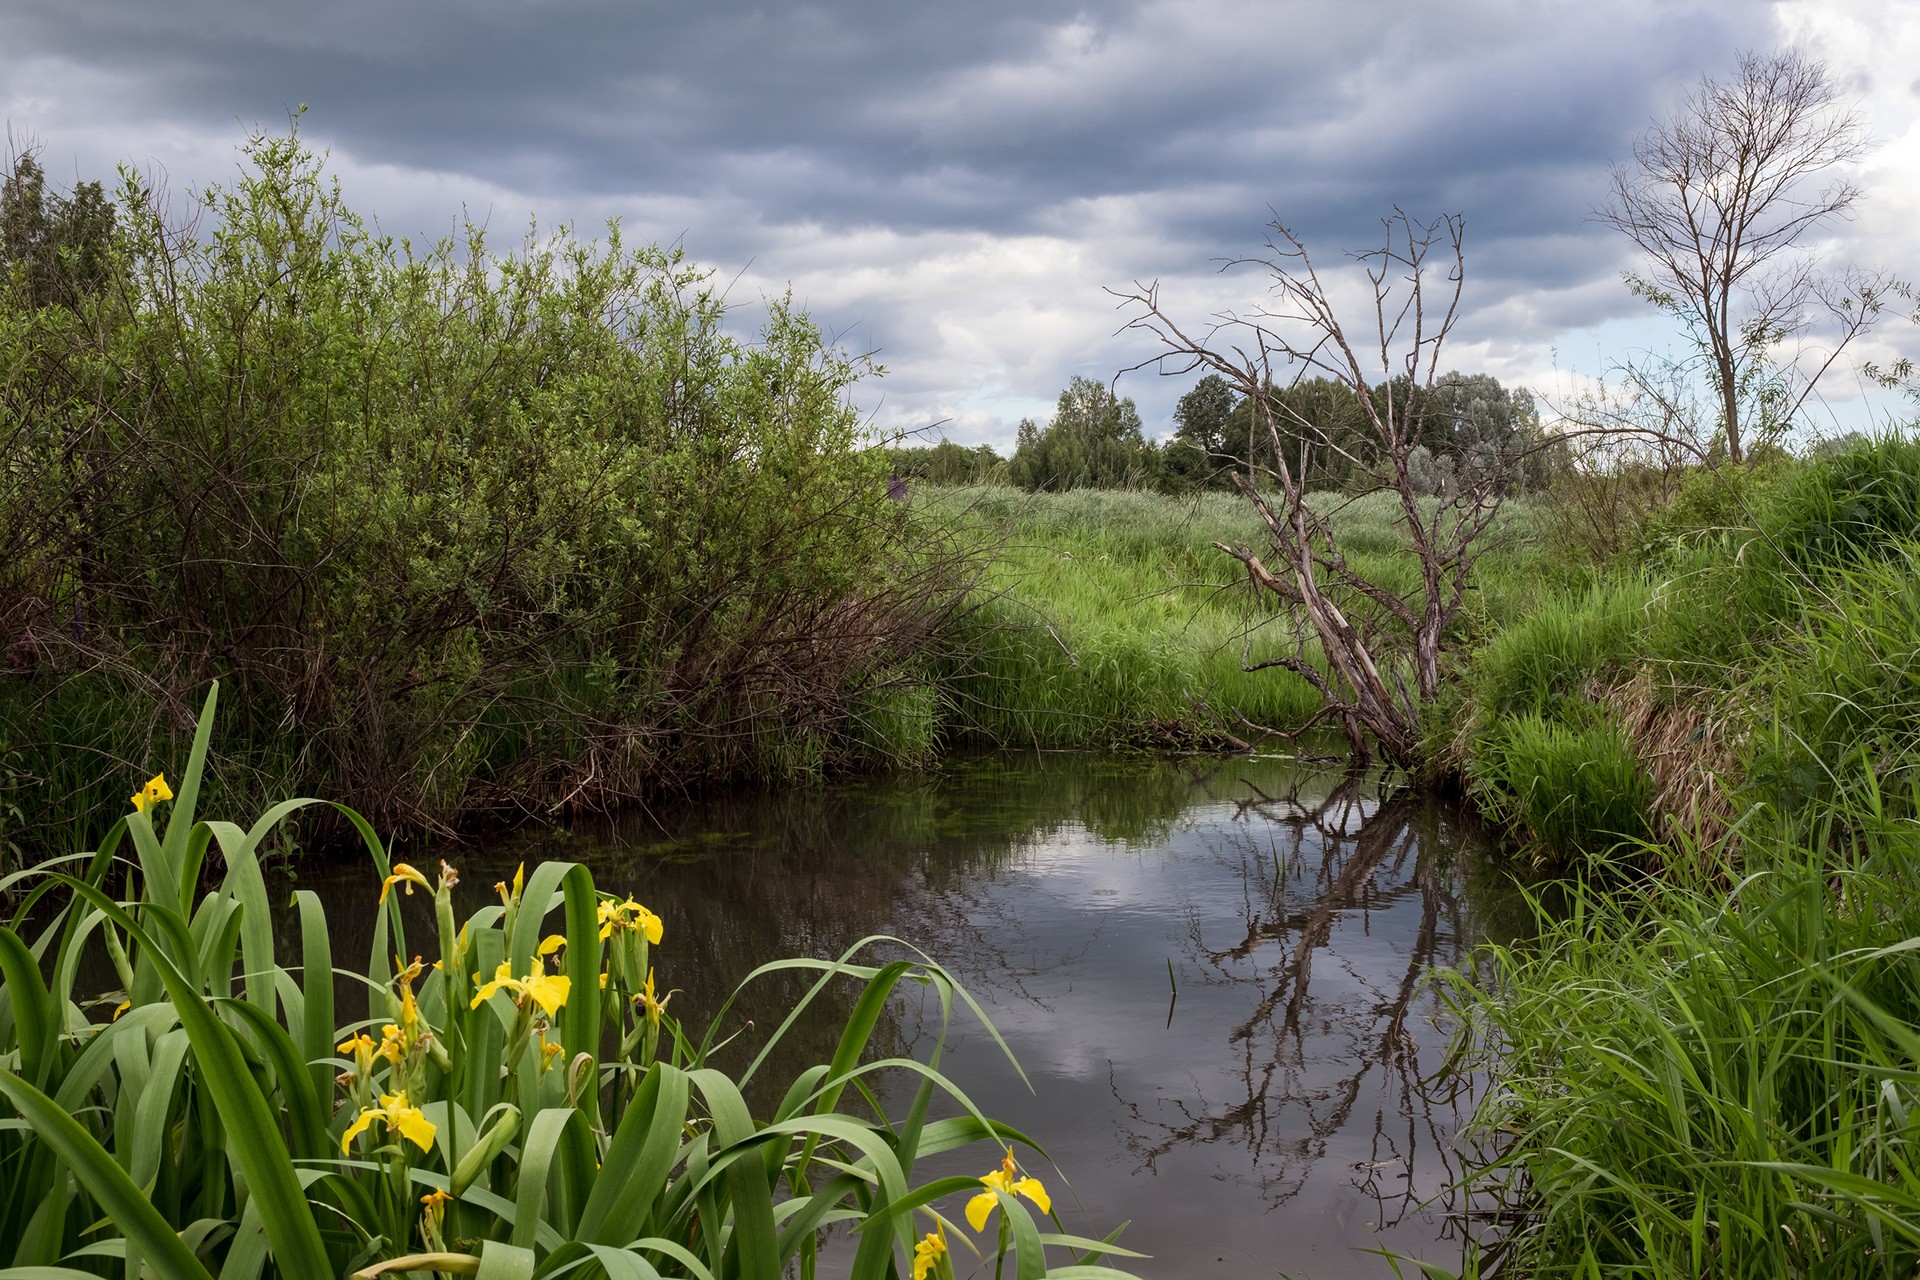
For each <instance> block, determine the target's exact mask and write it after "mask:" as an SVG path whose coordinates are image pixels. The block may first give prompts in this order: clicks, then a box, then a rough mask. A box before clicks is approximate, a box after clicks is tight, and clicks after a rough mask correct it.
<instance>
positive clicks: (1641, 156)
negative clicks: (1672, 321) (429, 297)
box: [1599, 49, 1885, 464]
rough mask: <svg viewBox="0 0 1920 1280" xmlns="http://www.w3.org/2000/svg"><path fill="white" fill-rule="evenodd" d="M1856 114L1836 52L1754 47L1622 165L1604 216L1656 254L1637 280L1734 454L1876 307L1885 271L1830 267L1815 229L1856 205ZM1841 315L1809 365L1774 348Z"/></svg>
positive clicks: (1806, 385) (1792, 402)
mask: <svg viewBox="0 0 1920 1280" xmlns="http://www.w3.org/2000/svg"><path fill="white" fill-rule="evenodd" d="M1864 147H1865V131H1864V127H1863V125H1862V123H1861V121H1860V118H1859V116H1858V115H1857V114H1855V113H1854V112H1853V111H1851V110H1849V109H1847V108H1846V106H1845V105H1844V103H1843V102H1842V101H1841V97H1840V90H1839V87H1838V86H1837V85H1835V84H1834V82H1833V80H1832V78H1831V77H1830V76H1829V75H1828V74H1827V69H1826V67H1825V66H1824V65H1823V64H1822V63H1820V62H1819V61H1817V60H1815V59H1812V58H1809V57H1808V56H1807V55H1806V54H1804V53H1802V52H1800V51H1798V50H1791V49H1790V50H1787V51H1785V52H1783V53H1776V54H1773V55H1771V56H1769V57H1761V56H1759V55H1756V54H1746V55H1744V56H1742V57H1741V59H1740V65H1739V68H1738V70H1737V71H1736V72H1735V73H1734V75H1733V77H1732V78H1731V79H1729V80H1726V81H1724V82H1723V81H1719V80H1715V79H1712V78H1710V77H1709V78H1705V79H1702V80H1701V82H1700V85H1699V87H1698V88H1697V89H1696V90H1694V92H1693V93H1692V94H1691V95H1689V96H1688V98H1687V99H1686V101H1685V102H1684V103H1683V104H1682V105H1681V106H1680V108H1679V110H1678V111H1676V112H1675V113H1674V114H1673V115H1672V116H1670V117H1669V118H1667V119H1666V120H1664V121H1660V122H1658V123H1656V124H1654V125H1653V127H1651V128H1650V129H1648V130H1647V132H1646V133H1645V134H1643V135H1641V137H1640V140H1639V141H1638V142H1637V143H1636V144H1635V145H1634V149H1633V163H1632V164H1631V165H1616V166H1615V167H1614V169H1613V179H1612V198H1611V200H1610V201H1609V202H1608V204H1607V207H1606V208H1605V209H1603V210H1601V211H1600V212H1599V217H1600V219H1601V220H1602V221H1604V222H1606V223H1607V224H1608V225H1610V226H1612V227H1614V228H1616V229H1618V230H1619V231H1621V232H1622V233H1623V234H1625V235H1626V236H1627V238H1628V239H1630V240H1632V241H1633V243H1634V245H1635V247H1637V248H1638V249H1639V250H1640V251H1641V252H1642V253H1644V254H1645V255H1646V259H1647V266H1646V269H1645V270H1644V271H1642V272H1631V273H1629V274H1628V276H1627V283H1628V285H1629V286H1631V287H1632V289H1633V290H1634V292H1636V293H1638V294H1640V295H1641V296H1642V297H1645V298H1646V299H1648V300H1649V301H1650V302H1652V303H1653V304H1654V305H1655V306H1657V307H1659V308H1660V309H1661V310H1663V311H1666V312H1667V313H1669V314H1670V315H1672V316H1674V317H1675V318H1676V319H1678V320H1679V321H1680V322H1681V323H1682V324H1684V325H1685V326H1686V328H1687V331H1688V334H1689V336H1690V337H1691V338H1692V340H1693V342H1694V344H1695V346H1696V348H1697V349H1698V351H1699V354H1700V359H1701V361H1702V363H1703V364H1704V365H1705V374H1706V379H1707V381H1708V383H1709V384H1710V385H1711V387H1712V390H1713V395H1714V399H1715V400H1716V401H1717V402H1718V405H1717V408H1718V412H1719V417H1720V419H1721V422H1720V430H1721V431H1722V432H1723V433H1724V435H1725V439H1726V457H1727V459H1728V461H1730V462H1733V463H1736V464H1737V463H1739V462H1740V461H1742V459H1743V458H1744V456H1745V453H1746V451H1747V449H1748V447H1749V446H1750V444H1751V443H1752V441H1753V440H1754V439H1755V438H1756V437H1764V436H1765V435H1767V434H1769V433H1771V432H1772V431H1775V430H1777V429H1779V428H1780V427H1782V426H1784V425H1785V424H1786V423H1787V422H1788V421H1790V420H1791V419H1792V417H1793V416H1794V414H1795V413H1796V412H1797V411H1798V410H1799V408H1800V406H1801V404H1802V403H1803V402H1804V401H1805V399H1806V397H1807V395H1808V394H1810V393H1811V391H1812V389H1813V385H1814V383H1815V382H1816V381H1817V380H1818V378H1819V376H1820V374H1822V373H1824V372H1825V371H1826V369H1828V368H1829V367H1831V365H1832V364H1833V361H1834V359H1835V358H1836V357H1837V356H1838V355H1839V351H1840V348H1841V347H1844V346H1845V345H1846V344H1847V342H1849V341H1851V340H1852V339H1853V338H1854V337H1855V336H1857V335H1858V334H1859V332H1860V331H1861V330H1862V329H1863V328H1864V327H1865V325H1866V324H1867V323H1868V322H1869V321H1870V319H1871V316H1872V314H1873V313H1874V312H1875V311H1877V310H1878V305H1877V303H1876V301H1875V298H1876V295H1877V294H1878V293H1879V292H1881V290H1882V288H1883V286H1884V284H1885V282H1884V281H1882V280H1880V279H1879V278H1878V277H1873V276H1861V275H1856V274H1847V275H1844V276H1842V277H1838V278H1835V277H1828V276H1824V275H1822V274H1821V273H1819V272H1818V271H1816V270H1815V267H1814V263H1813V258H1812V256H1811V254H1810V253H1809V252H1808V246H1807V245H1806V243H1805V242H1806V241H1807V240H1809V239H1810V238H1811V237H1813V236H1814V235H1815V234H1816V233H1817V232H1818V231H1819V230H1820V229H1821V228H1822V227H1823V226H1825V225H1827V224H1828V223H1829V222H1831V221H1833V220H1834V219H1837V218H1843V217H1845V216H1846V215H1847V214H1848V213H1849V212H1850V211H1851V210H1852V208H1853V205H1854V202H1855V201H1856V200H1857V199H1858V198H1859V195H1860V188H1859V187H1858V186H1857V185H1855V184H1854V182H1853V181H1852V179H1851V178H1850V177H1849V176H1848V173H1847V170H1848V167H1849V166H1850V165H1851V164H1852V162H1853V161H1855V160H1857V159H1858V158H1859V157H1860V155H1861V153H1862V151H1863V149H1864ZM1824 321H1831V322H1832V323H1833V326H1834V327H1835V328H1836V330H1837V337H1836V339H1835V341H1834V342H1833V343H1831V344H1829V349H1828V350H1827V351H1826V352H1825V354H1824V357H1816V358H1814V359H1813V360H1812V361H1810V367H1808V368H1805V369H1799V368H1796V366H1795V363H1794V362H1793V361H1785V362H1782V361H1780V360H1778V359H1777V358H1776V355H1775V352H1776V349H1777V348H1778V347H1780V346H1781V345H1782V344H1783V343H1785V342H1787V341H1790V340H1792V339H1794V338H1796V337H1798V336H1799V335H1801V334H1803V333H1804V332H1806V331H1807V330H1808V329H1809V328H1810V327H1812V326H1813V325H1815V324H1816V323H1822V322H1824Z"/></svg>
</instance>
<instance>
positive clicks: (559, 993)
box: [522, 973, 573, 1018]
mask: <svg viewBox="0 0 1920 1280" xmlns="http://www.w3.org/2000/svg"><path fill="white" fill-rule="evenodd" d="M522 985H523V987H524V989H525V990H526V993H527V994H528V995H530V996H532V997H533V998H534V1001H535V1002H536V1003H538V1004H539V1006H540V1007H541V1008H542V1009H545V1010H546V1011H547V1016H548V1017H549V1018H551V1017H552V1016H553V1015H554V1014H556V1013H558V1012H560V1006H561V1005H564V1004H565V1003H566V1002H567V993H568V992H569V991H571V990H572V989H573V982H572V980H571V979H569V978H556V977H552V976H550V975H548V974H544V973H534V974H529V975H527V980H526V982H525V983H524V984H522Z"/></svg>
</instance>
